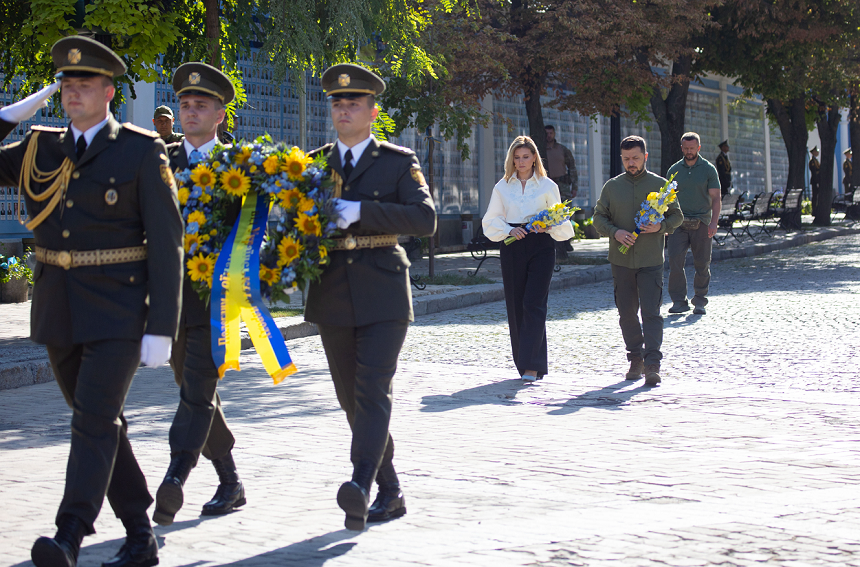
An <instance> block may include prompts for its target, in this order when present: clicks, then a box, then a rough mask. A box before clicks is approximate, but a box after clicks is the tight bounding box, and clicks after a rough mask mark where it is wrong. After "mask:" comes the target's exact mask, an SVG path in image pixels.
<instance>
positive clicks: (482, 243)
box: [466, 228, 561, 277]
mask: <svg viewBox="0 0 860 567" xmlns="http://www.w3.org/2000/svg"><path fill="white" fill-rule="evenodd" d="M502 246H505V243H504V241H499V242H493V241H492V240H490V239H489V238H487V237H486V236H484V229H483V228H479V229H478V232H477V234H475V236H474V237H472V240H470V241H469V243H468V244H467V245H466V250H468V251H469V253H470V254H471V255H472V258H474V259H475V260H478V267H477V268H475V269H474V270H473V271H468V272H466V275H467V276H471V277H475V276H476V275H478V270H480V269H481V266H483V265H484V262H486V261H487V260H501V255H500V254H488V252H489V251H490V250H501V247H502ZM555 254H556V264H555V267H554V268H553V270H552V271H553V272H560V271H561V266H560V265H559V264H558V248H556V252H555Z"/></svg>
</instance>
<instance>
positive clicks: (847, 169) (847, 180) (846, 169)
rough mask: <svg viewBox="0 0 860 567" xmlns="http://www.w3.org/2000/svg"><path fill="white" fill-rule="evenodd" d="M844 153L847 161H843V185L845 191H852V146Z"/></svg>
mask: <svg viewBox="0 0 860 567" xmlns="http://www.w3.org/2000/svg"><path fill="white" fill-rule="evenodd" d="M842 153H843V154H844V155H845V161H843V162H842V185H844V186H845V193H850V192H851V191H852V190H853V189H852V185H851V175H852V173H853V169H852V165H851V148H848V149H847V150H845V151H844V152H842Z"/></svg>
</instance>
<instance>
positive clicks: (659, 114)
mask: <svg viewBox="0 0 860 567" xmlns="http://www.w3.org/2000/svg"><path fill="white" fill-rule="evenodd" d="M640 63H643V61H642V60H641V58H640ZM644 64H648V65H649V68H650V64H649V63H648V61H647V59H646V60H645V61H644ZM692 68H693V58H692V57H691V56H689V55H682V56H680V57H678V59H677V60H675V61H674V62H672V83H671V86H670V88H669V92H668V94H667V95H666V98H665V99H664V98H663V90H662V89H661V88H660V87H659V86H658V87H654V92H653V93H652V94H651V112H652V113H653V114H654V119H655V120H656V121H657V125H658V126H659V127H660V144H661V150H660V175H662V176H664V177H665V176H666V172H667V171H669V168H670V167H672V166H673V165H674V164H675V163H677V162H678V161H680V160H681V158H683V157H684V155H683V154H682V153H681V136H683V135H684V132H685V130H684V113H685V112H686V110H687V93H688V92H689V90H690V71H691V70H692Z"/></svg>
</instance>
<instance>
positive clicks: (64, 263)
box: [57, 250, 72, 270]
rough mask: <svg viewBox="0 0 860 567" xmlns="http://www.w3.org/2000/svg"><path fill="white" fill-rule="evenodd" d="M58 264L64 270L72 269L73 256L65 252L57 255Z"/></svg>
mask: <svg viewBox="0 0 860 567" xmlns="http://www.w3.org/2000/svg"><path fill="white" fill-rule="evenodd" d="M57 264H59V265H60V267H61V268H63V269H64V270H68V269H69V268H71V267H72V255H71V254H70V253H69V252H67V251H65V250H63V251H62V252H58V253H57Z"/></svg>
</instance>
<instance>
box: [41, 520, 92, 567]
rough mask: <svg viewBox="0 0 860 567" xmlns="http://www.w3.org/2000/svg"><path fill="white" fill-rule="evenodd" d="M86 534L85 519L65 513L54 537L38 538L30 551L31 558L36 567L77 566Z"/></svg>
mask: <svg viewBox="0 0 860 567" xmlns="http://www.w3.org/2000/svg"><path fill="white" fill-rule="evenodd" d="M86 534H87V527H86V526H85V525H84V521H83V520H81V519H80V518H78V517H77V516H72V515H71V514H63V516H62V517H61V518H60V521H59V522H58V523H57V535H55V536H54V537H53V539H52V538H49V537H40V538H39V539H37V540H36V543H34V544H33V549H32V550H31V551H30V558H31V559H32V560H33V564H34V565H36V567H75V565H77V564H78V553H80V551H81V542H82V541H83V540H84V536H85V535H86Z"/></svg>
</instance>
